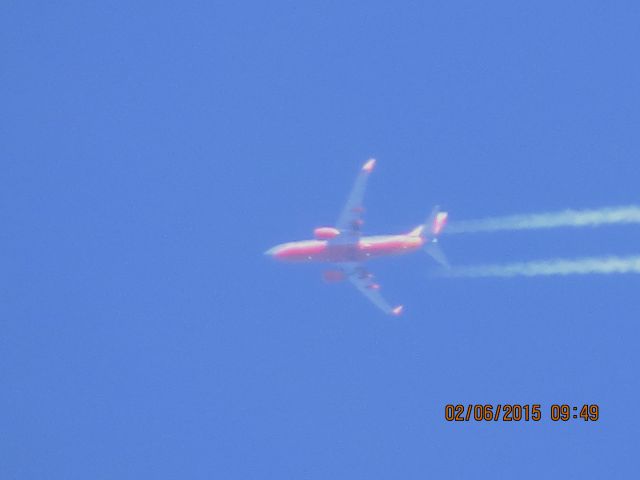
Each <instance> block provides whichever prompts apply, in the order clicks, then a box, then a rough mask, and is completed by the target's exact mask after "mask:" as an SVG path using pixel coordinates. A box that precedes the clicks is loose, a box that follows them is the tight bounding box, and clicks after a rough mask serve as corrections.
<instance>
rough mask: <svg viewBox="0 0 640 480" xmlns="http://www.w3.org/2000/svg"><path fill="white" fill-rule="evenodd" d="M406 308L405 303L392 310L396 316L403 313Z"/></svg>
mask: <svg viewBox="0 0 640 480" xmlns="http://www.w3.org/2000/svg"><path fill="white" fill-rule="evenodd" d="M403 310H404V305H398V306H397V307H396V308H394V309H393V310H391V314H392V315H395V316H396V317H398V316H400V315H402V311H403Z"/></svg>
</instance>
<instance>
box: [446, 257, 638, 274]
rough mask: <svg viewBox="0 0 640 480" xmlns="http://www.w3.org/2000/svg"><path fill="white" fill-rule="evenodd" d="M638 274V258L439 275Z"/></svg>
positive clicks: (510, 266)
mask: <svg viewBox="0 0 640 480" xmlns="http://www.w3.org/2000/svg"><path fill="white" fill-rule="evenodd" d="M615 273H640V255H635V256H629V257H614V256H608V257H585V258H576V259H563V258H558V259H552V260H541V261H534V262H522V263H507V264H493V265H469V266H460V267H453V268H451V269H448V270H443V271H441V272H439V274H438V275H439V276H444V277H466V278H479V277H504V278H509V277H518V276H524V277H537V276H547V275H591V274H600V275H611V274H615Z"/></svg>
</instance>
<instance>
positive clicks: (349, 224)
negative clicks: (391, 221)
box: [336, 158, 376, 242]
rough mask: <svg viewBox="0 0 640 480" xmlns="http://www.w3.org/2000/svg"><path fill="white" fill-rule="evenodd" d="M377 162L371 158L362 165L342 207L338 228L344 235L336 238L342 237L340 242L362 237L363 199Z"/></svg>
mask: <svg viewBox="0 0 640 480" xmlns="http://www.w3.org/2000/svg"><path fill="white" fill-rule="evenodd" d="M375 164H376V161H375V159H373V158H371V159H369V160H368V161H367V163H365V164H364V165H363V166H362V169H361V170H360V173H359V174H358V177H357V178H356V182H355V183H354V185H353V188H352V189H351V193H350V194H349V198H348V199H347V203H346V205H345V206H344V208H343V209H342V213H341V214H340V217H339V218H338V222H337V223H336V228H337V229H338V230H340V231H341V232H342V235H340V236H339V237H338V238H337V239H336V240H338V239H340V242H357V241H358V238H360V227H361V226H362V223H363V222H362V213H363V212H364V207H363V205H362V200H363V198H364V191H365V189H366V186H367V180H368V179H369V174H370V173H371V172H372V171H373V167H374V166H375Z"/></svg>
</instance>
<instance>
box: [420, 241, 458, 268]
mask: <svg viewBox="0 0 640 480" xmlns="http://www.w3.org/2000/svg"><path fill="white" fill-rule="evenodd" d="M424 251H425V252H427V253H428V254H429V255H431V258H433V259H434V260H435V261H436V262H438V263H439V264H440V265H442V266H443V267H445V268H451V265H450V264H449V260H447V256H446V255H445V254H444V252H443V251H442V248H440V244H439V243H438V241H437V240H436V239H434V240H432V241H431V242H429V243H426V244H425V246H424Z"/></svg>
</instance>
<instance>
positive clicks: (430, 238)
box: [409, 206, 449, 268]
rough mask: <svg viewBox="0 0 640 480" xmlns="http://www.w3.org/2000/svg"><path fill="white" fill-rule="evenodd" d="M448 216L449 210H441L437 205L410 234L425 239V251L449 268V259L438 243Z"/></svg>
mask: <svg viewBox="0 0 640 480" xmlns="http://www.w3.org/2000/svg"><path fill="white" fill-rule="evenodd" d="M447 216H448V213H447V212H442V211H440V207H439V206H436V207H434V208H433V210H432V211H431V215H429V218H428V219H427V221H426V222H425V223H424V224H422V225H420V226H418V227H416V228H414V229H413V230H411V232H409V235H411V236H415V237H421V238H423V239H424V240H425V244H424V247H423V248H424V251H425V252H427V253H428V254H429V255H430V256H431V257H432V258H433V259H434V260H435V261H436V262H438V263H439V264H440V265H442V266H443V267H447V268H449V261H448V260H447V257H446V256H445V254H444V252H443V251H442V248H440V245H439V244H438V236H439V235H440V234H441V233H442V230H444V227H445V225H446V224H447Z"/></svg>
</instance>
